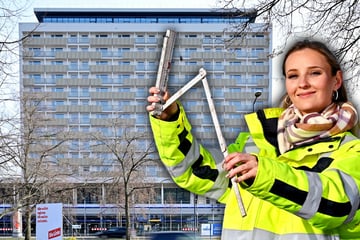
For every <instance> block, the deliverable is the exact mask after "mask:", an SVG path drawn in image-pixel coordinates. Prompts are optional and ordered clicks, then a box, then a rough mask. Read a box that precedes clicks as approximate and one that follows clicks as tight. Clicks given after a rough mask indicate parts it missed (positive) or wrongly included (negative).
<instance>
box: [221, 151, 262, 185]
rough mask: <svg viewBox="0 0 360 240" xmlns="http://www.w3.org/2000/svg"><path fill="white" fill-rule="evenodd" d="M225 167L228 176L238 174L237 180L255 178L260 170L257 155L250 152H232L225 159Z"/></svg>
mask: <svg viewBox="0 0 360 240" xmlns="http://www.w3.org/2000/svg"><path fill="white" fill-rule="evenodd" d="M223 168H224V169H225V170H226V171H229V173H228V174H227V175H226V177H228V178H233V177H234V176H236V179H237V180H236V181H237V182H242V181H244V180H247V179H255V177H256V174H257V170H258V160H257V157H256V156H254V155H251V154H248V153H239V152H235V153H230V154H229V155H228V156H227V157H226V158H225V159H224V164H223Z"/></svg>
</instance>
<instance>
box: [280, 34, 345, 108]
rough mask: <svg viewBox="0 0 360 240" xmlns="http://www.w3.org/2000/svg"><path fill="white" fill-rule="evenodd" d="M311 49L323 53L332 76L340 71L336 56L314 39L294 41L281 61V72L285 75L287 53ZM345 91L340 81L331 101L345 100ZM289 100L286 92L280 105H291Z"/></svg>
mask: <svg viewBox="0 0 360 240" xmlns="http://www.w3.org/2000/svg"><path fill="white" fill-rule="evenodd" d="M306 48H309V49H312V50H315V51H317V52H318V53H320V54H321V55H323V56H324V57H325V58H326V60H327V62H328V63H329V64H330V67H331V74H332V75H333V76H335V75H336V73H337V72H338V71H342V70H341V67H340V63H339V62H338V60H337V58H336V56H335V55H334V54H333V53H332V52H331V50H330V49H329V48H328V47H327V46H326V45H325V44H324V43H322V42H319V41H315V40H309V39H305V40H300V41H298V42H296V43H295V44H294V45H292V46H291V47H290V48H289V50H288V51H287V52H286V54H285V56H284V59H283V63H282V73H283V75H284V76H285V62H286V60H287V58H288V57H289V55H290V54H291V53H293V52H296V51H299V50H303V49H306ZM347 101H348V98H347V93H346V89H345V87H344V84H343V83H342V84H341V86H340V88H339V89H338V90H337V96H336V97H335V98H333V102H336V103H340V102H347ZM291 104H292V103H291V100H290V98H289V96H288V95H287V94H285V95H284V96H283V98H282V105H283V107H284V108H287V107H289V106H290V105H291Z"/></svg>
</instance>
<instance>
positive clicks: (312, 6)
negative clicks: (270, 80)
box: [218, 0, 360, 89]
mask: <svg viewBox="0 0 360 240" xmlns="http://www.w3.org/2000/svg"><path fill="white" fill-rule="evenodd" d="M218 3H219V5H220V6H221V7H222V8H224V9H227V10H229V13H230V14H231V15H232V16H239V15H244V14H245V12H244V8H247V9H253V11H254V13H255V14H256V19H257V21H258V22H262V23H265V24H264V30H266V29H267V28H273V30H274V34H273V36H274V38H275V39H274V41H277V42H276V44H274V45H277V46H278V47H277V48H276V49H274V50H273V55H272V56H274V55H278V54H279V53H281V52H282V51H283V50H284V49H283V48H284V46H285V45H286V43H287V41H289V40H291V38H292V37H294V35H295V36H296V35H301V36H304V35H305V34H306V35H307V36H309V37H315V38H317V37H320V38H321V39H322V40H323V41H326V42H327V43H329V44H330V45H331V46H333V47H336V49H335V51H336V55H337V56H338V57H339V59H340V60H341V61H342V64H343V67H344V69H345V70H347V73H348V76H346V80H348V81H347V83H348V84H349V85H350V86H352V87H351V88H349V89H356V88H357V87H358V80H359V73H360V67H359V66H360V51H359V48H360V2H359V1H358V0H321V1H315V0H290V1H287V0H254V1H245V0H219V1H218ZM247 27H248V24H247V23H243V24H237V25H234V26H233V28H232V31H234V32H236V33H237V34H236V36H241V33H242V32H243V31H244V30H246V29H247ZM278 36H281V39H279V37H278Z"/></svg>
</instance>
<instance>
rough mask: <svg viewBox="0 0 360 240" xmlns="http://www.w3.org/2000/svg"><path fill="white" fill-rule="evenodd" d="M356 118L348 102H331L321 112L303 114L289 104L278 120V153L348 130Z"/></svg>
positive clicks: (354, 123)
mask: <svg viewBox="0 0 360 240" xmlns="http://www.w3.org/2000/svg"><path fill="white" fill-rule="evenodd" d="M357 120H358V119H357V112H356V110H355V108H354V107H353V106H352V105H351V103H349V102H346V103H343V104H341V105H338V104H335V103H332V104H330V105H329V106H328V107H327V108H325V110H324V111H323V112H321V113H317V112H315V113H308V114H305V115H302V114H301V113H300V111H299V110H298V109H297V108H296V107H295V106H294V105H291V106H290V107H288V108H287V109H286V110H285V111H284V112H283V113H282V114H281V116H280V118H279V121H278V136H277V137H278V143H279V150H280V153H284V152H286V151H288V150H290V149H292V148H294V147H296V146H300V145H302V144H308V143H312V142H315V141H318V140H319V139H323V138H327V137H330V136H333V135H335V134H338V133H341V132H345V131H348V130H350V129H352V128H353V127H354V126H355V125H356V123H357Z"/></svg>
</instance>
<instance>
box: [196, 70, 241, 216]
mask: <svg viewBox="0 0 360 240" xmlns="http://www.w3.org/2000/svg"><path fill="white" fill-rule="evenodd" d="M202 83H203V86H204V90H205V94H206V99H207V101H208V105H209V109H210V113H211V118H212V120H213V123H214V127H215V131H216V136H217V138H218V141H219V145H220V149H221V152H222V153H223V155H224V158H225V157H226V156H227V155H228V152H227V146H226V143H225V139H224V137H223V134H222V132H221V128H220V123H219V120H218V117H217V114H216V110H215V105H214V101H213V98H212V96H211V92H210V87H209V84H208V81H207V79H206V77H204V78H203V79H202ZM231 182H232V185H233V186H234V190H235V195H236V200H237V203H238V206H239V209H240V213H241V216H242V217H245V216H246V210H245V207H244V203H243V201H242V198H241V194H240V189H239V184H238V183H237V182H236V176H235V177H233V178H231Z"/></svg>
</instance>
